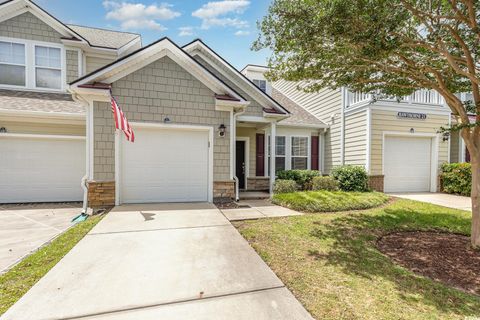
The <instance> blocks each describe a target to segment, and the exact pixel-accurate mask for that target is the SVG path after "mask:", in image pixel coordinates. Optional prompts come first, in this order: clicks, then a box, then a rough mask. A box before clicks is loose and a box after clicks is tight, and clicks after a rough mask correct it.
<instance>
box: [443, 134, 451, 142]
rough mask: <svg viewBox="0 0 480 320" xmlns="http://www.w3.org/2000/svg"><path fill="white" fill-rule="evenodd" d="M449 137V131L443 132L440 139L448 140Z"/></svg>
mask: <svg viewBox="0 0 480 320" xmlns="http://www.w3.org/2000/svg"><path fill="white" fill-rule="evenodd" d="M449 138H450V132H444V133H443V134H442V141H443V142H445V141H448V139H449Z"/></svg>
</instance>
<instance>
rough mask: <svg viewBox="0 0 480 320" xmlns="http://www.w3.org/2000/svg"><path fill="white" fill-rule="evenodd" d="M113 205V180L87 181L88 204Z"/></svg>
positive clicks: (96, 207) (99, 206) (103, 206)
mask: <svg viewBox="0 0 480 320" xmlns="http://www.w3.org/2000/svg"><path fill="white" fill-rule="evenodd" d="M114 205H115V181H88V206H89V207H90V208H94V209H99V208H108V207H113V206H114Z"/></svg>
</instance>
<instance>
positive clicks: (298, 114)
mask: <svg viewBox="0 0 480 320" xmlns="http://www.w3.org/2000/svg"><path fill="white" fill-rule="evenodd" d="M272 97H273V98H274V99H275V100H276V101H278V103H280V104H281V105H282V106H283V107H284V108H285V109H287V110H288V111H290V113H291V115H290V117H289V118H287V119H285V120H282V121H281V122H280V124H283V125H286V124H291V125H302V124H303V125H319V126H322V125H325V123H323V122H322V121H321V120H320V119H318V118H317V117H315V116H314V115H313V114H311V113H310V112H308V111H307V110H305V109H303V108H302V107H301V106H299V105H298V104H296V103H295V102H293V101H292V100H290V99H289V98H288V97H286V96H285V95H284V94H282V93H281V92H280V91H278V90H277V89H275V88H272Z"/></svg>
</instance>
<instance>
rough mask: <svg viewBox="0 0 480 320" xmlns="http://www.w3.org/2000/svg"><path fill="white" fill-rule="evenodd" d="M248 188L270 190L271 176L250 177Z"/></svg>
mask: <svg viewBox="0 0 480 320" xmlns="http://www.w3.org/2000/svg"><path fill="white" fill-rule="evenodd" d="M247 190H251V191H267V190H270V178H269V177H248V178H247Z"/></svg>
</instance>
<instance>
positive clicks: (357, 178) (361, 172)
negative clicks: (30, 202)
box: [332, 165, 368, 192]
mask: <svg viewBox="0 0 480 320" xmlns="http://www.w3.org/2000/svg"><path fill="white" fill-rule="evenodd" d="M332 177H333V178H334V179H335V180H337V181H338V184H339V187H340V190H342V191H359V192H364V191H368V174H367V171H366V170H365V168H364V167H362V166H352V165H347V166H339V167H336V168H334V169H333V171H332Z"/></svg>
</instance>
